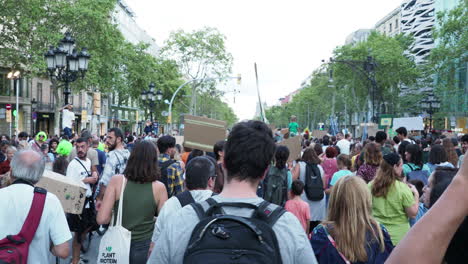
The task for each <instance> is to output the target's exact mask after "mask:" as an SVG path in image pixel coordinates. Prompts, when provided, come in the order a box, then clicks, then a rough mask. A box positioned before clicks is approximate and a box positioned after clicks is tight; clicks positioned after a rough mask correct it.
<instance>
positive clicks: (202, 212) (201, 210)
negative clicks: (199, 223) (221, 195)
mask: <svg viewBox="0 0 468 264" xmlns="http://www.w3.org/2000/svg"><path fill="white" fill-rule="evenodd" d="M215 204H218V202H216V201H215V199H213V198H208V199H207V200H206V201H203V202H199V203H192V204H190V205H191V206H192V208H193V209H194V210H195V212H196V213H197V215H198V219H199V220H202V219H203V218H205V217H206V211H208V209H210V207H211V206H213V205H215Z"/></svg>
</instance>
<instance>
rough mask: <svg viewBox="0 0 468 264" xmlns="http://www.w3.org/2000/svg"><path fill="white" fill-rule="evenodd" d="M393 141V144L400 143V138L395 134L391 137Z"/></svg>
mask: <svg viewBox="0 0 468 264" xmlns="http://www.w3.org/2000/svg"><path fill="white" fill-rule="evenodd" d="M393 142H395V144H398V143H400V139H399V138H398V137H397V136H394V137H393Z"/></svg>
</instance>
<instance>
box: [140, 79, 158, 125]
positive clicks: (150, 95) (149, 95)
mask: <svg viewBox="0 0 468 264" xmlns="http://www.w3.org/2000/svg"><path fill="white" fill-rule="evenodd" d="M162 97H163V93H162V91H161V89H158V91H157V92H155V85H154V83H153V82H152V83H150V84H149V86H148V90H143V91H142V92H141V101H142V102H143V104H144V105H145V106H147V108H149V112H150V118H151V122H153V110H154V105H155V102H156V100H158V101H161V100H162ZM146 110H147V109H145V113H146Z"/></svg>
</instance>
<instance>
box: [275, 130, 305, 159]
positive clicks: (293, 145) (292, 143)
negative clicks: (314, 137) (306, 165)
mask: <svg viewBox="0 0 468 264" xmlns="http://www.w3.org/2000/svg"><path fill="white" fill-rule="evenodd" d="M301 141H302V137H301V136H295V137H293V138H288V139H285V140H283V141H281V142H280V143H278V145H282V146H286V147H288V149H289V158H288V162H289V161H293V160H297V159H300V158H301V151H302V146H301Z"/></svg>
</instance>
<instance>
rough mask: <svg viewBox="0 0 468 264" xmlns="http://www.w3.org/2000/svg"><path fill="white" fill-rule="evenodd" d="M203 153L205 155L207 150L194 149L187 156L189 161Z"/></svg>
mask: <svg viewBox="0 0 468 264" xmlns="http://www.w3.org/2000/svg"><path fill="white" fill-rule="evenodd" d="M203 155H205V152H204V151H203V150H199V149H193V150H192V151H191V152H190V154H189V155H188V157H187V163H189V162H190V160H191V159H193V158H195V157H200V156H203ZM171 158H173V155H171Z"/></svg>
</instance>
